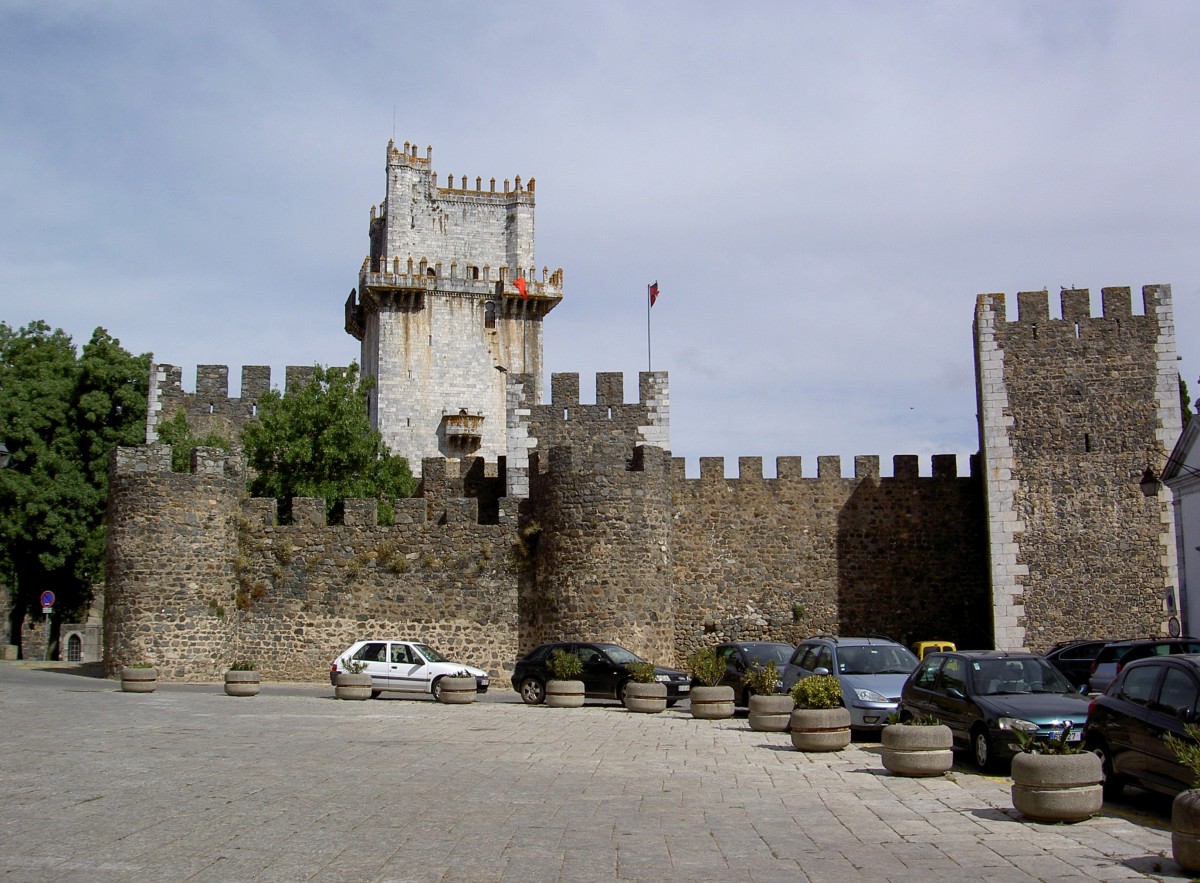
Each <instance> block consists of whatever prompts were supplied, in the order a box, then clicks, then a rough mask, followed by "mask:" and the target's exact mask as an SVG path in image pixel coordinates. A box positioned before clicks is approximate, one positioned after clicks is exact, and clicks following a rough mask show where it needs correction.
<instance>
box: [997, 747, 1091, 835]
mask: <svg viewBox="0 0 1200 883" xmlns="http://www.w3.org/2000/svg"><path fill="white" fill-rule="evenodd" d="M1102 776H1103V774H1102V772H1101V767H1100V758H1099V757H1097V756H1096V755H1095V754H1093V753H1092V752H1090V751H1085V752H1083V753H1081V754H1027V753H1021V754H1018V755H1017V756H1016V757H1014V758H1013V762H1012V780H1013V785H1012V802H1013V808H1014V809H1016V811H1017V812H1019V813H1020V814H1021V815H1023V816H1026V817H1028V818H1031V819H1033V820H1034V821H1037V822H1082V821H1083V820H1084V819H1090V818H1091V817H1092V816H1094V815H1096V814H1097V813H1099V812H1100V810H1101V809H1102V808H1103V807H1104V793H1103V790H1102V789H1101V787H1100V780H1101V778H1102Z"/></svg>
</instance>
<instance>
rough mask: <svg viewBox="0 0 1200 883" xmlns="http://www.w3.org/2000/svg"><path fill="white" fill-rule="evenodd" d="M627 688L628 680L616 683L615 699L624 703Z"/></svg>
mask: <svg viewBox="0 0 1200 883" xmlns="http://www.w3.org/2000/svg"><path fill="white" fill-rule="evenodd" d="M628 690H629V681H621V683H620V684H618V685H617V701H618V702H620V703H621V704H622V705H624V704H625V693H626V692H627V691H628Z"/></svg>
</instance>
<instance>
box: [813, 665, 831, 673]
mask: <svg viewBox="0 0 1200 883" xmlns="http://www.w3.org/2000/svg"><path fill="white" fill-rule="evenodd" d="M813 674H815V675H827V674H829V669H827V668H826V667H825V666H823V665H820V666H817V667H816V668H814V669H813Z"/></svg>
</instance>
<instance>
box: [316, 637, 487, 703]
mask: <svg viewBox="0 0 1200 883" xmlns="http://www.w3.org/2000/svg"><path fill="white" fill-rule="evenodd" d="M348 659H352V660H354V661H355V662H358V663H360V664H362V666H363V673H364V674H369V675H370V676H371V698H372V699H374V698H376V697H377V696H379V694H380V693H382V692H383V691H384V690H392V691H396V692H400V693H429V694H430V695H432V696H433V698H434V699H437V698H438V696H439V695H440V694H441V692H442V688H441V680H442V678H444V677H446V676H447V675H452V674H456V673H457V672H460V671H463V670H464V669H465V670H466V671H468V672H470V674H471V676H472V677H474V678H475V690H476V692H477V693H486V692H487V688H488V683H489V678H488V673H487V672H486V671H484V670H483V669H481V668H474V667H472V666H470V665H463V664H462V663H461V662H454V661H453V660H450V659H447V658H446V657H445V656H443V655H442V654H441V653H438V652H437V651H436V650H434V649H433V648H432V647H430V646H429V645H428V644H423V643H421V642H420V641H394V640H375V639H372V640H367V641H356V642H355V643H353V644H351V645H350V646H349V647H347V648H346V649H345V650H344V651H343V652H341V653H339V654H338V656H337V658H336V659H334V660H333V662H331V663H330V664H329V682H330V683H336V682H337V676H338V674H339V673H340V672H344V671H346V670H347V667H346V660H348Z"/></svg>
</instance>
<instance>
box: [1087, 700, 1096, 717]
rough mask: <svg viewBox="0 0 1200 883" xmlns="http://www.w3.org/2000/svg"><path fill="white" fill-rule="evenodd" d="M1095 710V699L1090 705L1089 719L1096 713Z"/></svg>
mask: <svg viewBox="0 0 1200 883" xmlns="http://www.w3.org/2000/svg"><path fill="white" fill-rule="evenodd" d="M1095 709H1096V700H1095V699H1093V700H1092V701H1091V702H1089V703H1088V717H1091V716H1092V712H1093V711H1095Z"/></svg>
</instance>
